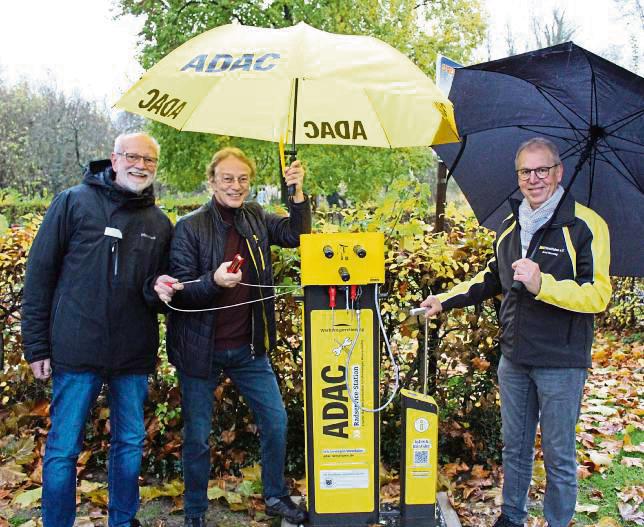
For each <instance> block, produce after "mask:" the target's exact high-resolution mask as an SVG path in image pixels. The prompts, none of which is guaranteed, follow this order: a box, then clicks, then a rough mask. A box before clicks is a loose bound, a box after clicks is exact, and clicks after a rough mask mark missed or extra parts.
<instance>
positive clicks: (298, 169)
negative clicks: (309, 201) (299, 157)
mask: <svg viewBox="0 0 644 527" xmlns="http://www.w3.org/2000/svg"><path fill="white" fill-rule="evenodd" d="M284 180H285V181H286V185H287V186H288V185H295V194H294V195H293V201H294V202H295V203H302V202H303V201H304V200H305V197H304V191H303V190H302V183H303V182H304V167H303V166H302V163H300V162H299V161H293V163H291V166H290V167H288V168H287V169H286V173H285V174H284Z"/></svg>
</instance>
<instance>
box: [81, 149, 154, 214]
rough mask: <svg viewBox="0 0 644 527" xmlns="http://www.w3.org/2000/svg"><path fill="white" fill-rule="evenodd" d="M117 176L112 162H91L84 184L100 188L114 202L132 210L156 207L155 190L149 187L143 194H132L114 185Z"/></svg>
mask: <svg viewBox="0 0 644 527" xmlns="http://www.w3.org/2000/svg"><path fill="white" fill-rule="evenodd" d="M115 177H116V174H115V173H114V170H113V169H112V162H111V161H110V160H109V159H102V160H100V161H90V163H89V166H88V167H87V169H86V170H85V174H84V179H83V183H84V184H85V185H89V186H93V187H98V188H100V189H101V190H102V191H103V192H106V193H107V194H108V196H109V198H110V199H111V200H113V201H117V202H120V203H121V204H122V205H124V206H127V207H132V208H140V207H149V206H151V205H154V188H153V186H152V185H150V186H149V187H147V188H146V189H145V190H143V192H141V194H137V193H135V192H131V191H129V190H127V189H124V188H121V187H119V186H116V185H115V184H114V178H115Z"/></svg>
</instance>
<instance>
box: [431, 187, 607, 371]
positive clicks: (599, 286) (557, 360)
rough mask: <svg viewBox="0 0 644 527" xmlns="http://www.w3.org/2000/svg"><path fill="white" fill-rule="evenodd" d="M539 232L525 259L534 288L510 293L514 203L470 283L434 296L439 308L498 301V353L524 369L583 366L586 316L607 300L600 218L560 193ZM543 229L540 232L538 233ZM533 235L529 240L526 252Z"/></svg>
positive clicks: (516, 246) (515, 245)
mask: <svg viewBox="0 0 644 527" xmlns="http://www.w3.org/2000/svg"><path fill="white" fill-rule="evenodd" d="M564 199H565V201H564V203H562V205H561V207H560V209H559V211H558V213H557V218H556V219H555V221H554V222H553V224H552V225H551V226H550V228H549V229H548V230H547V232H546V233H545V234H544V236H543V239H542V240H541V243H540V245H539V248H538V249H537V252H536V254H535V256H534V257H533V260H534V261H535V262H536V263H538V264H539V269H540V271H541V289H540V291H539V294H538V295H536V296H535V295H533V294H532V293H530V292H529V291H527V290H526V289H525V288H522V289H521V291H519V292H516V291H513V290H512V289H511V288H512V282H513V276H514V271H513V270H512V263H513V262H514V261H516V260H519V259H520V258H521V228H520V225H519V220H518V208H519V204H520V201H518V200H511V203H510V204H511V207H512V210H513V213H512V214H511V215H510V216H508V217H507V218H506V219H505V220H504V221H503V223H502V224H501V226H500V227H499V230H498V231H497V238H496V242H495V243H494V257H493V258H492V259H491V260H490V262H489V263H488V265H487V267H486V268H485V269H484V270H483V271H481V272H480V273H478V274H477V275H476V276H475V277H474V278H472V279H471V280H469V281H467V282H463V283H461V284H459V285H457V286H456V287H454V288H453V289H452V290H451V291H449V292H447V293H442V294H440V295H438V299H439V300H440V301H441V304H442V306H443V309H451V308H454V307H464V306H467V305H473V304H477V303H479V302H482V301H483V300H485V299H486V298H491V297H493V296H496V295H498V294H500V293H501V294H502V295H503V300H502V301H501V310H500V312H499V318H500V323H501V352H502V353H503V355H504V356H506V357H507V358H508V359H509V360H511V361H512V362H514V363H516V364H522V365H526V366H542V367H554V368H557V367H562V368H589V367H590V366H591V357H590V348H591V344H592V341H593V313H599V312H600V311H603V310H604V309H606V306H607V304H608V301H609V300H610V295H611V283H610V278H609V275H608V268H609V264H610V242H609V235H608V227H607V225H606V223H605V222H604V220H603V219H602V218H601V217H600V216H599V215H598V214H596V213H595V212H593V211H592V210H591V209H589V208H587V207H584V206H583V205H581V204H580V203H576V202H575V201H574V199H573V198H572V197H571V196H570V195H568V196H566V197H565V198H564ZM543 228H545V227H542V229H543ZM540 233H541V230H539V231H537V232H536V233H535V234H534V236H533V237H532V242H531V244H530V247H529V248H528V254H530V253H531V251H532V248H533V245H534V244H535V243H536V242H537V240H538V238H539V235H540Z"/></svg>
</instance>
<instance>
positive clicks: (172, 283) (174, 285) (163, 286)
mask: <svg viewBox="0 0 644 527" xmlns="http://www.w3.org/2000/svg"><path fill="white" fill-rule="evenodd" d="M182 289H183V284H180V283H179V281H178V280H177V279H176V278H172V277H171V276H168V275H167V274H162V275H161V276H159V278H157V281H156V282H155V283H154V291H155V292H156V294H157V295H158V296H159V298H160V299H161V301H162V302H171V301H172V296H173V295H174V292H175V291H181V290H182Z"/></svg>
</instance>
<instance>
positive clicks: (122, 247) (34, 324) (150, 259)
mask: <svg viewBox="0 0 644 527" xmlns="http://www.w3.org/2000/svg"><path fill="white" fill-rule="evenodd" d="M113 178H114V172H113V170H112V168H111V164H110V161H109V160H106V161H95V162H92V163H90V165H89V169H88V170H87V172H86V173H85V179H84V181H83V183H82V184H80V185H77V186H75V187H72V188H70V189H67V190H65V191H63V192H61V193H60V194H58V195H57V196H56V197H55V198H54V200H53V201H52V203H51V205H50V206H49V209H48V210H47V213H46V214H45V218H44V219H43V222H42V225H41V226H40V229H39V230H38V234H37V235H36V238H35V239H34V242H33V244H32V246H31V250H30V252H29V260H28V263H27V274H26V278H25V288H24V298H23V304H22V336H23V342H24V348H25V358H26V360H27V361H28V362H30V363H31V362H35V361H38V360H41V359H46V358H51V361H52V366H53V367H54V368H56V367H59V368H61V369H67V370H72V371H97V372H99V373H104V374H123V373H149V372H152V371H153V370H154V367H155V363H156V355H157V348H158V344H159V332H158V323H157V312H156V311H157V310H158V309H160V308H161V306H162V304H161V303H160V301H159V300H158V297H157V295H156V294H155V293H154V290H153V286H154V280H155V279H156V276H158V275H160V274H162V273H163V272H165V270H166V266H167V258H168V252H169V247H170V240H171V237H172V224H171V223H170V221H169V220H168V218H167V217H166V215H165V214H163V212H161V210H159V208H158V207H156V206H155V204H154V193H153V190H152V187H149V188H148V189H146V190H145V191H143V193H141V194H140V195H139V194H134V193H131V192H128V191H126V190H122V189H119V188H117V187H115V186H114V185H113V183H112V182H113ZM107 228H111V229H113V230H112V231H110V230H108V231H106V229H107ZM119 231H120V233H121V234H122V238H121V239H119V238H118V237H113V236H109V235H108V234H109V233H110V232H111V233H112V234H118V232H119Z"/></svg>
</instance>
